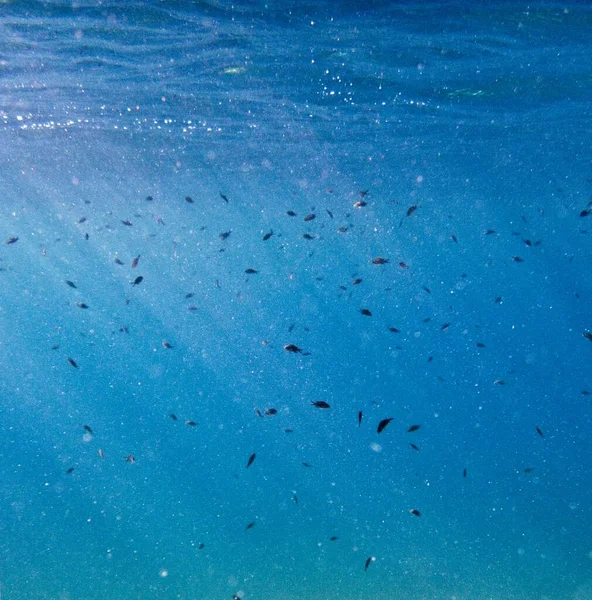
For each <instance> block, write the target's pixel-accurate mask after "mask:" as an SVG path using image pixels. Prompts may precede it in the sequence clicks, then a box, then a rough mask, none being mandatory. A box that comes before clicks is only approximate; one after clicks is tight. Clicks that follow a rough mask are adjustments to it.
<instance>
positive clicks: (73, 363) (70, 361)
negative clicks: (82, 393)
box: [68, 358, 78, 369]
mask: <svg viewBox="0 0 592 600" xmlns="http://www.w3.org/2000/svg"><path fill="white" fill-rule="evenodd" d="M68 362H69V363H70V364H71V365H72V366H73V367H74V368H75V369H77V368H78V363H77V362H76V361H75V360H74V359H73V358H68Z"/></svg>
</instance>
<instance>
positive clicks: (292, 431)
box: [284, 427, 294, 433]
mask: <svg viewBox="0 0 592 600" xmlns="http://www.w3.org/2000/svg"><path fill="white" fill-rule="evenodd" d="M284 433H294V430H293V429H291V428H290V427H286V429H284Z"/></svg>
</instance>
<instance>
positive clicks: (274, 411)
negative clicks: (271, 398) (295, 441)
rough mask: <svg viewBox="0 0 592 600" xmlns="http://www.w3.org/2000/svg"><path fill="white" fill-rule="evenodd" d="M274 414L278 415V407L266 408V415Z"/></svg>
mask: <svg viewBox="0 0 592 600" xmlns="http://www.w3.org/2000/svg"><path fill="white" fill-rule="evenodd" d="M273 415H277V408H268V409H266V410H265V416H266V417H271V416H273Z"/></svg>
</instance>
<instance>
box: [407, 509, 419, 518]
mask: <svg viewBox="0 0 592 600" xmlns="http://www.w3.org/2000/svg"><path fill="white" fill-rule="evenodd" d="M409 513H410V514H412V515H413V516H414V517H421V513H420V512H419V511H418V510H417V508H410V509H409Z"/></svg>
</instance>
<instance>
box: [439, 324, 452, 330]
mask: <svg viewBox="0 0 592 600" xmlns="http://www.w3.org/2000/svg"><path fill="white" fill-rule="evenodd" d="M449 327H450V323H444V325H442V327H440V331H445V330H446V329H448V328H449Z"/></svg>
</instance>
